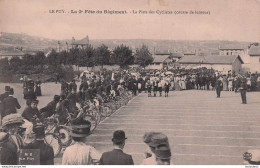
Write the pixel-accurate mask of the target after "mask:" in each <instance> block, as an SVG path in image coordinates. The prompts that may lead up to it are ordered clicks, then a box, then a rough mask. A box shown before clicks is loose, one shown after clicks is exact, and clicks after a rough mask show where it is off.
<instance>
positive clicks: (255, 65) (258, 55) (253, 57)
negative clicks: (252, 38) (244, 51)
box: [248, 44, 260, 73]
mask: <svg viewBox="0 0 260 168" xmlns="http://www.w3.org/2000/svg"><path fill="white" fill-rule="evenodd" d="M248 54H249V57H250V72H252V73H255V72H258V73H259V72H260V46H259V44H258V45H252V46H250V48H249V52H248Z"/></svg>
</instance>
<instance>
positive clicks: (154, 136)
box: [141, 132, 169, 165]
mask: <svg viewBox="0 0 260 168" xmlns="http://www.w3.org/2000/svg"><path fill="white" fill-rule="evenodd" d="M143 141H144V143H146V144H147V145H148V146H149V148H150V151H151V157H148V158H146V159H144V160H143V161H142V163H141V165H156V164H157V161H156V156H155V149H156V148H157V147H158V146H160V145H168V146H169V142H168V137H167V136H166V135H164V134H162V133H159V132H148V133H146V134H145V135H144V137H143Z"/></svg>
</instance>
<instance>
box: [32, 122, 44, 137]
mask: <svg viewBox="0 0 260 168" xmlns="http://www.w3.org/2000/svg"><path fill="white" fill-rule="evenodd" d="M33 132H34V133H35V136H36V138H37V137H44V136H45V129H44V125H42V124H37V125H35V126H34V127H33Z"/></svg>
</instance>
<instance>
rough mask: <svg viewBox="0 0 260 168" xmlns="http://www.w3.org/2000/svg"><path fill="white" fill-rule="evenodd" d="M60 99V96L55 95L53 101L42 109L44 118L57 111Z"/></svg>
mask: <svg viewBox="0 0 260 168" xmlns="http://www.w3.org/2000/svg"><path fill="white" fill-rule="evenodd" d="M59 101H60V96H59V95H55V96H54V97H53V101H51V102H50V103H48V104H47V105H46V106H45V107H43V108H41V109H40V113H41V116H42V118H43V119H44V118H48V117H50V116H52V115H53V114H55V113H56V106H57V104H58V103H59Z"/></svg>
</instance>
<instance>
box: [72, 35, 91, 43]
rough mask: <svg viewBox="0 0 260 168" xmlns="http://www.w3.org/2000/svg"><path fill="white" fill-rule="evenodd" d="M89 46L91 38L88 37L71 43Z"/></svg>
mask: <svg viewBox="0 0 260 168" xmlns="http://www.w3.org/2000/svg"><path fill="white" fill-rule="evenodd" d="M87 44H89V38H88V36H86V37H85V38H83V39H81V40H75V41H73V42H72V43H71V45H87Z"/></svg>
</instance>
